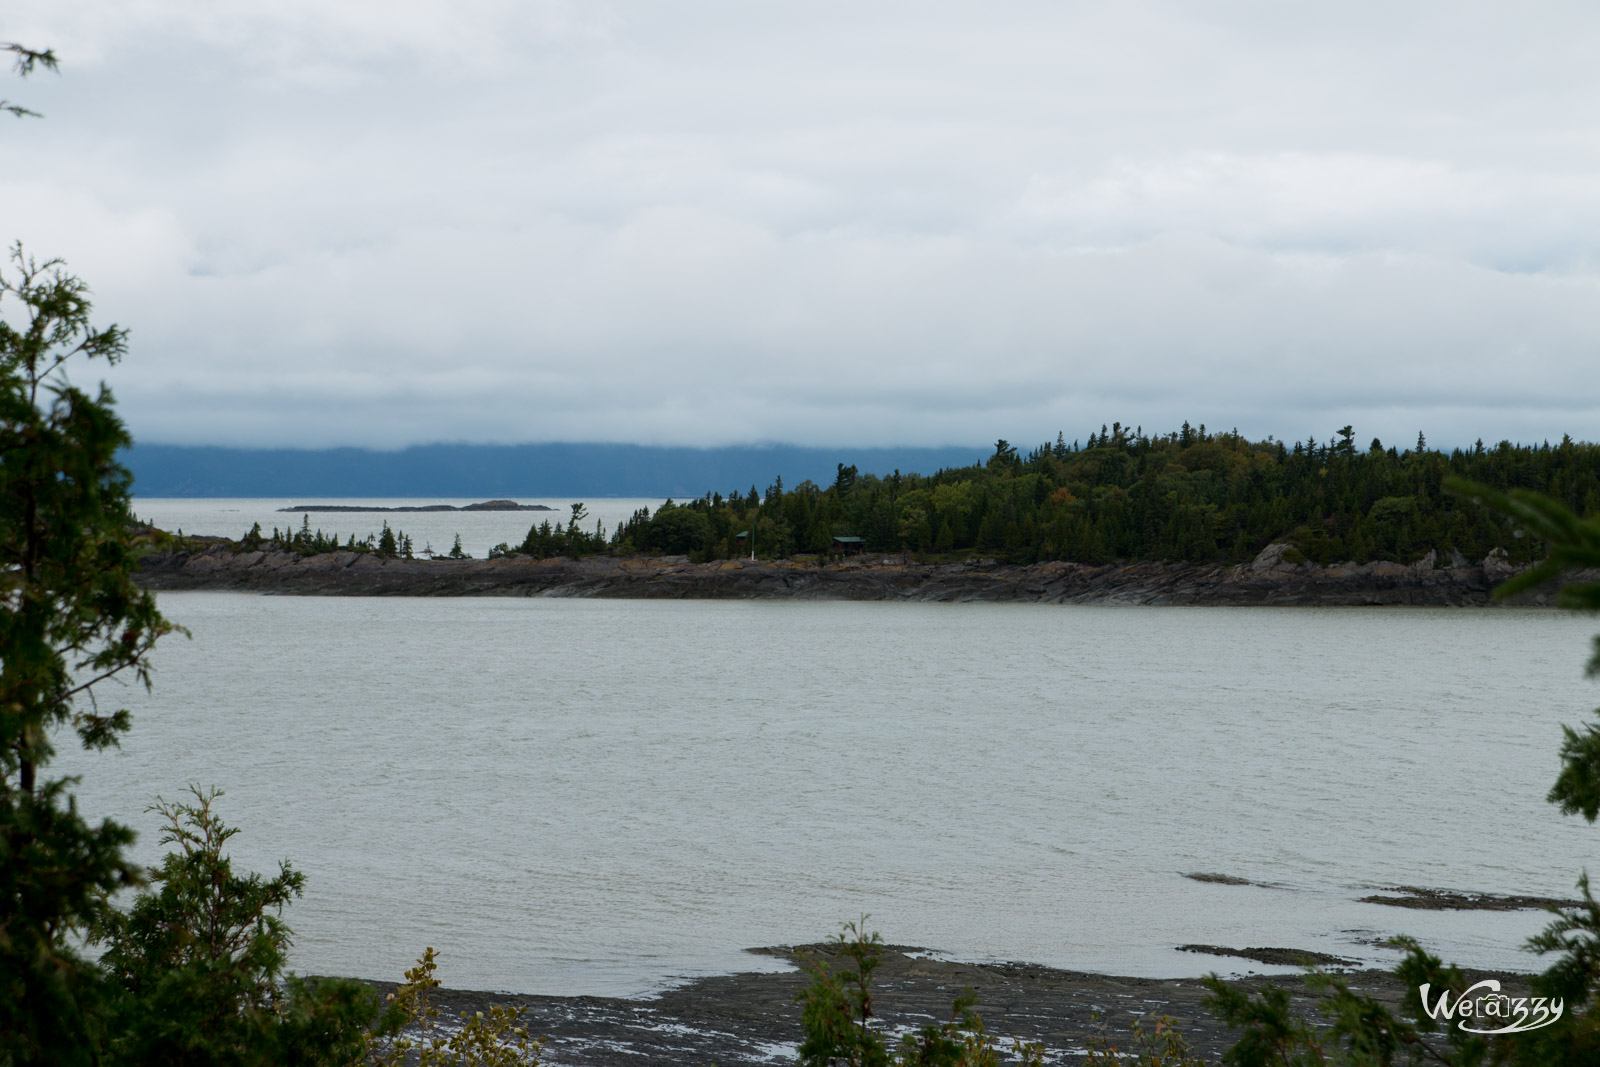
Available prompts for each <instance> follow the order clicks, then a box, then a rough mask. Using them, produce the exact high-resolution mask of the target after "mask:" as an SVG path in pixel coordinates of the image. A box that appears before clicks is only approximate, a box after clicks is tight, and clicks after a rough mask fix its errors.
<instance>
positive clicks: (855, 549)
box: [830, 536, 867, 556]
mask: <svg viewBox="0 0 1600 1067" xmlns="http://www.w3.org/2000/svg"><path fill="white" fill-rule="evenodd" d="M866 550H867V539H866V538H865V537H837V536H836V537H834V539H833V547H832V548H831V549H830V551H832V552H835V553H837V554H838V555H841V556H856V555H860V554H861V553H862V552H865V551H866Z"/></svg>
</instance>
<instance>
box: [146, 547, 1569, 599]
mask: <svg viewBox="0 0 1600 1067" xmlns="http://www.w3.org/2000/svg"><path fill="white" fill-rule="evenodd" d="M1287 549H1288V546H1287V545H1284V544H1273V545H1269V546H1268V547H1267V548H1266V549H1265V550H1263V551H1262V553H1261V554H1260V555H1259V556H1257V557H1256V558H1255V559H1254V560H1253V561H1251V562H1250V563H1247V564H1240V565H1237V566H1220V565H1206V564H1173V563H1127V564H1109V565H1105V566H1089V565H1086V564H1081V563H1060V562H1055V563H1037V564H1032V565H1028V566H1021V565H1016V564H1005V563H999V562H996V561H994V560H968V561H965V562H958V563H920V562H916V561H913V560H910V559H907V558H904V557H900V556H870V557H869V556H857V557H854V558H850V559H846V560H842V561H822V560H817V559H809V560H807V559H789V560H747V559H734V560H715V561H712V562H710V563H690V562H689V561H688V560H687V559H686V558H684V557H681V556H676V557H675V556H664V557H626V558H620V557H612V556H589V557H585V558H583V559H567V558H564V557H559V558H555V559H546V560H535V559H531V558H528V557H513V558H509V559H481V560H479V559H431V560H407V559H384V558H380V557H379V556H377V555H376V554H374V553H370V552H330V553H324V554H320V555H310V556H302V555H297V554H295V553H292V552H286V551H281V550H274V549H262V550H243V549H241V548H240V546H238V545H237V544H236V543H233V542H226V541H220V540H217V541H212V542H205V541H202V540H201V539H192V540H191V542H190V543H189V545H188V546H187V550H179V551H165V552H154V553H152V554H150V555H149V556H147V557H146V558H145V560H144V563H143V567H142V569H141V571H140V574H139V580H140V582H141V583H142V584H144V585H145V586H147V587H148V588H151V589H156V590H190V589H221V590H235V591H246V592H257V593H277V594H292V595H303V596H547V597H613V598H636V599H711V600H715V599H757V598H760V599H782V600H907V601H943V602H997V603H998V602H1020V603H1041V604H1234V605H1262V604H1280V605H1317V606H1362V605H1387V604H1402V605H1416V606H1485V605H1488V604H1490V603H1491V602H1492V598H1491V595H1490V594H1491V591H1492V590H1493V588H1494V586H1495V585H1496V584H1497V583H1498V582H1501V581H1503V580H1505V579H1506V578H1508V577H1510V576H1511V575H1512V574H1514V573H1516V570H1515V568H1513V567H1512V566H1511V565H1510V564H1508V563H1507V562H1506V561H1505V559H1504V558H1503V557H1496V556H1490V557H1489V558H1487V559H1485V560H1482V561H1480V562H1476V563H1470V562H1468V561H1466V560H1461V559H1457V560H1455V561H1453V563H1452V565H1448V566H1438V565H1437V563H1438V561H1437V560H1436V559H1435V558H1434V556H1433V555H1432V553H1430V554H1429V555H1428V556H1427V557H1425V558H1423V559H1422V560H1419V561H1418V562H1416V563H1413V564H1399V563H1387V562H1375V563H1364V564H1356V563H1341V564H1335V565H1333V566H1328V567H1323V566H1318V565H1317V564H1314V563H1296V562H1291V561H1290V560H1288V559H1285V558H1284V557H1285V553H1286V551H1287ZM1551 599H1553V597H1552V595H1551V594H1550V593H1536V594H1533V595H1530V596H1527V597H1523V598H1520V600H1519V602H1520V603H1524V604H1544V603H1547V602H1549V601H1550V600H1551Z"/></svg>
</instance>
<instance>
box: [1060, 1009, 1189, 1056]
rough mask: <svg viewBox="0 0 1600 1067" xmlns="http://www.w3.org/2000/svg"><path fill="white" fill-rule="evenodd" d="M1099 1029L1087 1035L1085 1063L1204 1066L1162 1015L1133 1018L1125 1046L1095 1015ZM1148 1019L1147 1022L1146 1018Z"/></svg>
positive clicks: (1168, 1020) (1170, 1021)
mask: <svg viewBox="0 0 1600 1067" xmlns="http://www.w3.org/2000/svg"><path fill="white" fill-rule="evenodd" d="M1095 1019H1096V1022H1097V1024H1099V1025H1100V1027H1101V1032H1100V1033H1098V1034H1094V1035H1093V1036H1091V1037H1090V1038H1089V1040H1088V1041H1087V1042H1085V1045H1086V1047H1087V1051H1086V1052H1085V1054H1084V1057H1083V1062H1084V1064H1085V1065H1086V1067H1204V1065H1205V1061H1204V1060H1202V1059H1201V1058H1200V1057H1199V1056H1197V1055H1196V1054H1195V1051H1194V1047H1193V1046H1192V1045H1190V1044H1189V1042H1188V1041H1186V1040H1184V1037H1183V1035H1182V1034H1180V1033H1179V1032H1178V1031H1177V1028H1176V1027H1174V1026H1173V1025H1172V1020H1171V1019H1170V1018H1168V1017H1167V1016H1165V1015H1163V1016H1160V1017H1159V1018H1157V1019H1155V1020H1153V1021H1149V1020H1146V1019H1135V1020H1134V1022H1133V1027H1132V1031H1131V1033H1130V1034H1129V1037H1128V1048H1127V1050H1126V1051H1124V1050H1123V1048H1122V1046H1121V1045H1118V1044H1117V1043H1116V1042H1115V1041H1112V1040H1111V1038H1110V1037H1109V1036H1107V1034H1106V1033H1105V1030H1104V1026H1105V1023H1104V1021H1103V1020H1101V1019H1100V1017H1099V1016H1098V1015H1096V1017H1095ZM1147 1021H1149V1025H1148V1026H1147V1025H1146V1022H1147Z"/></svg>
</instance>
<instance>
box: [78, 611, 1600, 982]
mask: <svg viewBox="0 0 1600 1067" xmlns="http://www.w3.org/2000/svg"><path fill="white" fill-rule="evenodd" d="M161 603H162V607H163V610H164V611H165V612H166V613H167V614H168V616H169V617H170V618H172V619H173V620H175V621H177V622H180V623H182V624H184V625H186V626H188V627H189V628H190V629H191V630H192V632H193V638H192V640H184V639H182V638H181V637H174V638H170V639H168V640H167V641H165V642H164V643H163V646H162V647H161V649H160V650H159V653H158V659H157V672H156V678H155V691H154V693H153V694H151V695H149V696H145V695H144V694H143V693H142V691H138V690H134V689H131V688H124V689H121V690H115V689H108V690H106V691H105V692H104V693H103V694H102V697H101V700H102V704H103V705H104V704H105V703H107V702H110V701H115V700H118V699H121V700H122V701H124V702H125V703H126V704H127V706H129V707H131V708H132V709H133V710H134V713H135V726H134V729H133V731H132V733H131V734H130V735H129V736H128V738H127V740H126V742H125V744H124V746H123V748H122V750H121V751H119V752H114V753H107V754H95V755H87V754H82V753H76V752H66V753H63V756H62V758H61V759H60V760H59V761H58V764H57V766H58V767H59V768H63V769H67V770H70V771H72V772H75V773H80V774H82V775H83V784H82V787H81V797H82V803H83V806H84V807H85V809H86V810H88V811H89V812H92V813H96V814H115V815H117V816H118V817H119V818H121V819H123V820H124V821H128V822H131V823H132V824H133V825H134V826H135V827H136V828H137V829H138V830H139V831H140V842H139V845H138V846H137V849H138V852H139V855H140V856H141V858H144V859H146V860H154V859H155V858H156V856H157V855H158V850H157V849H156V836H157V829H158V824H157V820H156V819H155V817H154V816H152V815H150V814H148V813H145V814H140V812H141V811H142V809H144V808H145V807H146V806H147V805H148V804H150V803H151V802H152V801H153V800H154V798H155V797H156V796H157V794H162V795H165V796H167V797H169V798H170V797H174V796H177V795H178V794H179V793H180V791H181V790H182V789H183V788H184V786H185V785H186V784H187V783H190V782H197V783H200V784H203V785H210V784H216V785H218V786H221V787H222V788H224V789H225V790H226V791H227V796H226V797H225V798H224V799H223V800H222V801H219V806H220V810H221V812H222V813H223V815H224V816H225V817H226V818H227V819H228V820H229V821H230V822H232V823H234V824H236V825H238V826H240V827H241V828H242V832H241V834H240V835H239V836H238V837H237V838H235V839H234V842H233V844H234V849H233V854H234V857H235V860H236V862H238V863H240V864H248V865H250V866H252V867H254V868H255V869H260V870H269V869H272V868H274V867H275V864H276V862H277V861H278V860H279V859H282V858H284V857H287V858H289V859H290V860H291V861H292V862H293V864H294V865H295V866H296V867H297V868H299V869H301V870H303V871H305V872H306V874H307V879H308V885H307V891H306V895H305V897H304V899H303V900H301V901H299V902H297V903H296V904H295V905H294V906H293V907H292V909H291V910H290V912H289V915H288V917H289V919H290V922H291V925H292V926H293V927H294V930H295V932H296V944H295V949H294V956H293V963H294V965H295V967H296V968H298V969H299V970H301V971H302V972H310V973H324V974H327V973H334V974H347V975H360V976H368V977H388V978H396V977H398V976H399V974H400V973H401V971H402V970H403V969H404V968H405V966H406V965H407V964H408V963H409V962H410V961H411V960H413V959H414V958H415V957H416V956H417V955H418V954H420V952H421V951H422V949H423V948H424V947H425V946H429V945H431V946H434V947H436V948H437V949H439V950H440V952H441V976H442V977H443V978H444V979H445V981H446V982H447V984H450V985H453V986H457V987H463V988H484V989H501V990H510V991H517V992H538V993H557V994H576V993H595V994H640V993H646V992H648V991H650V990H652V989H658V988H661V987H662V986H663V985H664V984H666V983H669V982H671V981H673V980H674V979H676V978H680V977H684V976H690V975H697V974H705V973H713V972H722V971H729V970H737V969H746V970H748V969H758V968H761V967H763V966H770V964H767V963H765V962H764V958H763V957H756V956H751V955H749V954H747V953H744V952H742V951H741V950H742V949H744V948H746V947H751V946H760V945H773V944H790V943H797V942H805V941H812V940H820V939H821V938H823V937H824V936H826V935H827V934H829V933H830V932H833V931H835V930H836V929H837V928H838V924H839V923H840V922H841V921H842V920H845V919H853V918H856V917H857V916H859V915H861V914H863V913H870V915H871V916H872V918H871V920H870V925H871V926H872V927H874V928H876V929H879V930H881V931H882V932H883V934H884V935H885V937H886V938H887V939H888V940H890V941H892V942H896V943H901V944H916V945H923V946H928V947H930V948H933V949H937V950H940V951H942V952H945V953H949V954H952V955H954V956H958V957H970V958H1001V959H1022V960H1029V961H1033V962H1038V963H1043V964H1049V965H1054V966H1059V967H1068V968H1075V969H1082V970H1100V971H1107V972H1112V973H1121V974H1138V975H1151V976H1161V975H1186V974H1198V973H1202V972H1204V971H1207V970H1210V969H1213V968H1217V969H1220V970H1222V971H1224V972H1230V971H1237V970H1241V969H1256V970H1268V969H1269V968H1262V967H1259V966H1258V965H1254V964H1248V963H1246V962H1245V961H1242V960H1230V959H1219V958H1216V957H1209V956H1202V955H1195V954H1189V953H1181V952H1177V951H1175V946H1177V945H1180V944H1186V943H1202V944H1214V945H1230V946H1235V947H1246V946H1281V947H1289V948H1304V949H1314V950H1320V951H1324V952H1332V953H1335V954H1338V955H1342V956H1347V957H1353V958H1359V959H1363V960H1369V961H1375V962H1385V961H1388V960H1391V959H1392V958H1393V957H1392V954H1389V953H1387V952H1386V951H1385V950H1383V949H1380V948H1377V947H1374V946H1373V945H1372V944H1371V942H1373V941H1374V940H1376V939H1380V938H1382V937H1385V936H1388V935H1391V934H1394V933H1401V932H1405V933H1411V934H1414V935H1416V936H1418V937H1420V938H1422V939H1423V940H1424V941H1425V943H1427V944H1428V945H1429V947H1430V948H1432V949H1433V950H1434V951H1437V952H1439V953H1441V954H1443V955H1444V956H1445V958H1446V959H1454V960H1456V961H1458V962H1460V963H1462V964H1469V965H1473V966H1477V967H1483V968H1491V969H1517V970H1532V969H1536V968H1537V967H1538V961H1537V959H1536V958H1535V957H1532V956H1529V955H1528V954H1526V953H1525V952H1523V951H1521V949H1520V945H1521V942H1522V940H1523V939H1524V938H1526V937H1527V936H1528V935H1529V934H1530V933H1532V932H1534V931H1535V930H1536V929H1538V928H1539V927H1540V926H1541V925H1543V923H1544V921H1545V919H1546V917H1545V916H1544V915H1542V914H1540V913H1537V912H1518V913H1486V912H1422V911H1411V910H1403V909H1396V908H1392V907H1385V906H1381V905H1376V904H1364V903H1360V902H1358V900H1357V898H1358V897H1360V896H1363V895H1366V894H1367V893H1368V892H1370V891H1371V890H1370V888H1368V887H1371V886H1380V885H1389V884H1407V885H1419V886H1428V887H1438V888H1445V889H1456V890H1477V891H1492V892H1501V893H1533V894H1539V895H1567V894H1569V893H1570V892H1571V891H1572V885H1573V882H1574V880H1575V879H1576V877H1577V875H1578V873H1579V871H1580V870H1581V869H1582V868H1583V867H1584V866H1585V865H1586V864H1588V865H1590V866H1600V865H1597V864H1595V863H1594V862H1593V861H1594V859H1595V857H1596V855H1597V849H1596V845H1597V843H1600V830H1597V829H1595V828H1593V827H1589V826H1587V825H1585V824H1583V823H1582V822H1581V820H1578V819H1575V818H1563V817H1562V816H1560V815H1559V814H1558V813H1557V811H1556V810H1555V809H1554V808H1553V807H1552V806H1551V805H1549V804H1547V803H1545V801H1544V795H1545V792H1546V791H1547V790H1548V788H1549V786H1550V783H1551V781H1552V780H1553V778H1554V775H1555V769H1556V760H1555V753H1556V749H1557V747H1558V745H1559V742H1560V733H1559V724H1560V723H1561V722H1563V721H1566V722H1577V721H1579V720H1580V719H1581V718H1582V717H1583V716H1584V714H1585V713H1586V711H1587V709H1588V708H1589V707H1591V706H1592V705H1593V704H1594V703H1596V690H1597V687H1596V686H1595V684H1594V683H1592V682H1589V681H1586V680H1585V679H1584V678H1583V675H1582V665H1583V662H1584V659H1585V657H1586V654H1587V647H1586V646H1587V642H1588V639H1589V636H1590V634H1591V632H1592V631H1593V630H1594V629H1595V626H1596V623H1594V622H1593V621H1592V620H1586V619H1581V618H1574V617H1571V616H1568V615H1565V614H1562V613H1557V612H1553V611H1541V610H1502V609H1489V610H1466V609H1457V610H1447V609H1444V610H1432V609H1426V610H1424V609H1418V610H1412V609H1395V608H1388V609H1373V610H1366V609H1320V610H1308V609H1287V608H1278V609H1241V608H1096V607H1082V606H1077V607H1061V606H1042V605H1041V606H1031V605H992V604H881V603H786V602H785V603H780V602H754V601H742V602H644V601H639V602H630V601H582V600H544V599H531V600H529V599H493V598H485V599H354V598H352V599H341V598H309V597H263V596H255V595H246V594H233V593H168V594H163V595H162V596H161ZM1193 871H1207V872H1212V871H1214V872H1222V873H1226V874H1230V875H1234V876H1237V877H1242V878H1247V879H1250V880H1252V881H1255V882H1260V883H1265V885H1263V886H1230V885H1216V884H1203V883H1199V882H1195V881H1192V880H1189V879H1186V878H1184V877H1182V874H1183V872H1193Z"/></svg>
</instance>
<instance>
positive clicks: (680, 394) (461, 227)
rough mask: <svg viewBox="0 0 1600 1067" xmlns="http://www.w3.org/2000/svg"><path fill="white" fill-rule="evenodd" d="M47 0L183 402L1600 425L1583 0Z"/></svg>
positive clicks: (798, 416)
mask: <svg viewBox="0 0 1600 1067" xmlns="http://www.w3.org/2000/svg"><path fill="white" fill-rule="evenodd" d="M1320 7H1321V11H1320V13H1308V11H1307V5H1290V4H1283V3H1281V2H1277V0H1273V2H1262V3H1236V4H1228V3H1209V4H1195V3H1170V4H1160V3H1147V4H1138V3H1131V2H1121V3H1105V4H1080V3H1067V2H1063V0H1050V2H1038V3H1035V2H1026V0H994V2H988V3H982V4H979V3H966V4H949V3H939V2H934V0H915V2H906V3H896V2H870V3H863V2H861V0H851V2H831V0H808V2H806V3H789V2H783V0H767V2H757V0H728V2H711V0H705V2H682V3H678V2H668V0H645V2H639V3H606V2H603V0H586V2H582V3H570V4H569V3H559V2H546V3H540V2H534V0H504V2H492V0H451V2H448V3H419V2H411V0H339V2H337V3H328V2H326V0H271V2H256V0H232V2H229V3H214V2H210V0H22V2H20V3H19V2H8V3H6V4H5V5H4V6H3V7H0V40H16V41H21V42H24V43H27V44H29V45H31V46H34V47H45V46H48V47H53V48H55V49H56V51H57V53H58V55H59V56H60V59H61V68H62V69H61V74H60V76H59V77H58V76H56V75H53V74H36V75H35V76H34V77H33V78H31V79H29V80H27V81H19V80H18V79H16V78H15V77H14V76H12V77H8V78H7V79H6V80H5V81H4V82H3V83H0V88H3V90H4V92H3V93H0V95H3V96H5V97H9V98H10V99H12V100H14V101H16V102H19V103H23V104H26V105H28V106H30V107H33V108H34V109H35V110H38V111H41V112H43V113H44V114H45V116H46V117H45V118H44V119H43V120H32V119H30V120H24V121H14V120H7V121H5V122H4V123H3V124H0V159H3V160H4V166H3V167H0V235H3V236H4V237H5V239H7V240H10V239H12V238H13V237H16V238H21V239H22V240H23V241H24V242H25V243H26V245H27V247H28V248H29V249H30V250H31V251H35V252H37V253H39V254H41V255H45V254H48V255H60V256H64V257H66V258H67V259H68V261H69V262H70V264H71V266H72V267H73V268H74V270H75V271H77V272H78V273H79V274H81V275H82V276H83V277H84V278H85V279H86V280H88V281H89V283H90V284H91V285H92V286H93V288H94V290H95V293H96V300H97V308H98V311H99V312H100V313H101V314H100V315H99V317H100V318H101V320H102V321H111V320H115V321H117V322H119V323H121V324H122V325H125V326H127V327H129V328H130V329H131V330H132V351H131V353H130V355H129V357H128V359H127V361H126V363H125V365H124V366H123V367H122V368H119V369H118V370H117V371H116V372H115V373H114V375H113V376H112V379H111V380H112V382H113V384H114V386H115V388H116V390H117V395H118V398H119V400H120V402H121V406H122V410H123V412H124V414H125V416H126V417H127V419H128V421H129V422H130V424H131V425H132V427H133V430H134V432H135V434H136V435H137V436H138V437H139V438H140V439H141V440H144V441H149V442H173V443H208V444H248V445H293V444H300V445H307V446H313V445H314V446H321V445H332V444H354V445H368V446H375V447H392V446H399V445H404V444H410V443H419V442H428V441H484V442H490V441H493V442H519V441H549V440H574V441H581V440H595V441H599V440H603V441H632V442H640V443H670V444H694V445H713V444H727V443H739V442H755V441H782V442H794V443H802V444H862V445H867V444H923V445H926V444H948V443H970V442H983V441H992V440H994V439H995V438H996V437H1002V436H1003V437H1007V438H1010V439H1012V440H1020V441H1023V442H1025V443H1033V442H1036V441H1039V440H1043V439H1045V438H1046V437H1049V438H1053V437H1054V435H1055V432H1056V430H1058V429H1064V430H1065V431H1066V432H1067V436H1068V438H1069V439H1070V438H1072V437H1075V436H1082V435H1086V434H1087V432H1088V431H1089V429H1091V428H1098V427H1099V425H1100V423H1101V422H1103V421H1104V422H1109V421H1111V420H1113V419H1120V420H1122V421H1124V422H1126V423H1128V424H1130V425H1131V424H1142V425H1143V426H1144V427H1145V429H1146V430H1152V429H1156V428H1160V429H1168V428H1173V427H1176V426H1177V425H1178V424H1179V423H1180V422H1181V421H1182V420H1184V419H1186V418H1187V419H1189V420H1191V421H1193V422H1196V423H1198V422H1206V423H1207V424H1208V425H1209V426H1211V427H1232V426H1237V427H1238V428H1239V429H1240V430H1242V431H1244V432H1246V433H1248V434H1250V435H1252V436H1266V435H1267V434H1274V435H1277V436H1279V437H1285V438H1294V439H1303V438H1305V437H1307V436H1311V435H1314V436H1316V437H1318V438H1321V439H1326V438H1328V437H1329V436H1331V435H1332V433H1333V432H1334V431H1335V430H1336V429H1337V428H1339V427H1340V426H1343V425H1344V424H1346V423H1352V424H1354V425H1355V427H1356V431H1357V434H1358V436H1359V439H1360V440H1361V442H1362V443H1365V442H1366V441H1367V440H1369V439H1370V438H1371V437H1372V436H1374V435H1377V436H1381V437H1382V438H1383V439H1384V440H1385V442H1388V443H1399V444H1402V445H1407V444H1410V443H1412V442H1414V441H1415V439H1416V434H1417V432H1418V431H1419V430H1422V431H1425V432H1426V433H1427V435H1428V437H1429V439H1430V440H1431V441H1433V442H1434V443H1435V444H1445V443H1456V442H1461V443H1470V441H1471V440H1472V439H1473V438H1475V437H1477V436H1479V435H1482V436H1483V437H1484V438H1486V439H1488V440H1490V441H1493V440H1497V439H1499V438H1501V437H1509V438H1512V439H1520V440H1538V439H1543V438H1546V437H1551V438H1559V436H1560V435H1561V434H1562V433H1571V434H1572V435H1573V436H1574V437H1578V438H1585V439H1590V440H1595V439H1600V359H1597V358H1596V357H1597V354H1600V254H1597V252H1600V64H1597V63H1596V62H1595V61H1594V56H1595V50H1596V45H1597V42H1600V9H1597V8H1595V7H1594V5H1592V4H1583V3H1572V4H1538V3H1535V4H1525V5H1509V4H1503V3H1492V4H1489V3H1485V4H1474V3H1462V2H1459V0H1452V2H1448V3H1434V4H1395V3H1393V2H1392V0H1389V2H1384V3H1354V2H1344V3H1340V4H1324V5H1320Z"/></svg>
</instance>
